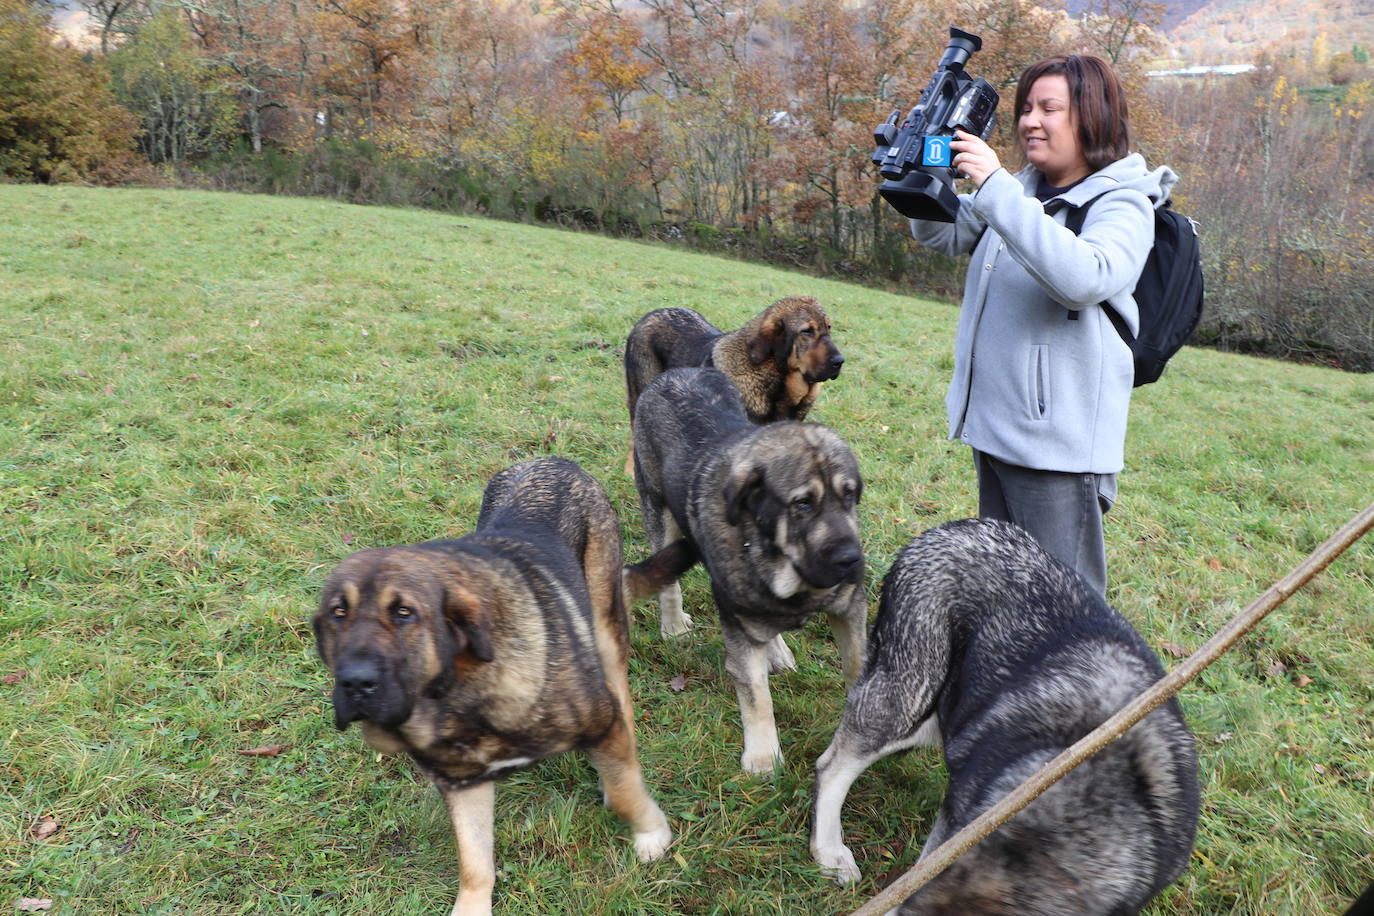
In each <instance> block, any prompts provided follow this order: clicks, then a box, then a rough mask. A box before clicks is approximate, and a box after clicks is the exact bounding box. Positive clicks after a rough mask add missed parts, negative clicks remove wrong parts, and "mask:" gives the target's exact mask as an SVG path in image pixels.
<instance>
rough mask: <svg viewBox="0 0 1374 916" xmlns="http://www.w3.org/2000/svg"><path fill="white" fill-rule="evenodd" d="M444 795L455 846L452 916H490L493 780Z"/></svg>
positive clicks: (493, 865)
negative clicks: (455, 878)
mask: <svg viewBox="0 0 1374 916" xmlns="http://www.w3.org/2000/svg"><path fill="white" fill-rule="evenodd" d="M443 794H444V803H445V804H446V805H447V806H448V816H449V820H450V821H451V822H452V823H453V841H454V845H455V846H457V847H458V899H457V901H455V902H454V904H453V912H452V914H451V916H491V892H492V889H493V888H494V887H495V886H496V860H495V859H494V857H493V850H492V846H493V841H492V836H493V834H492V818H493V815H494V812H495V808H496V783H494V782H491V781H487V782H479V783H478V784H477V785H475V786H470V787H468V788H466V789H453V790H449V791H445V792H444V793H443Z"/></svg>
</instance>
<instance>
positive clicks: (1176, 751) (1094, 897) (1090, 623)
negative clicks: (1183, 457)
mask: <svg viewBox="0 0 1374 916" xmlns="http://www.w3.org/2000/svg"><path fill="white" fill-rule="evenodd" d="M1163 676H1164V669H1163V668H1162V667H1161V666H1160V664H1159V659H1158V658H1157V657H1156V656H1155V654H1154V652H1152V651H1151V650H1150V648H1149V646H1147V645H1146V644H1145V641H1144V640H1143V639H1141V638H1140V634H1139V633H1137V632H1136V631H1135V628H1133V627H1132V626H1131V625H1130V624H1129V623H1128V622H1127V621H1126V619H1125V618H1123V617H1122V616H1121V615H1120V614H1118V613H1117V612H1116V611H1114V610H1113V609H1112V608H1111V607H1110V606H1108V604H1107V603H1106V601H1105V600H1103V598H1102V595H1101V593H1100V592H1099V591H1097V589H1094V588H1091V587H1090V586H1089V585H1088V584H1087V582H1086V581H1085V580H1084V579H1083V577H1082V576H1080V575H1079V574H1078V573H1076V572H1074V571H1073V570H1072V569H1070V568H1069V567H1067V566H1065V565H1063V564H1062V563H1060V562H1059V561H1057V560H1054V559H1052V558H1051V557H1050V555H1049V554H1047V553H1046V552H1045V551H1044V550H1043V549H1042V548H1041V547H1040V545H1039V544H1038V543H1036V541H1035V540H1034V539H1033V538H1032V537H1031V536H1030V535H1028V534H1027V533H1026V532H1025V531H1023V530H1022V529H1020V528H1018V527H1016V526H1015V525H1011V524H1008V523H1006V522H998V521H992V520H977V519H970V520H966V521H961V522H951V523H949V524H947V525H943V526H941V527H939V528H935V529H933V530H931V531H928V532H926V533H925V534H923V535H921V536H920V537H919V538H917V539H916V540H914V541H912V542H911V544H910V545H908V546H907V547H906V548H905V549H904V550H903V551H902V552H901V553H900V554H899V555H898V556H897V559H896V561H895V562H894V563H893V565H892V569H891V571H889V572H888V574H887V577H886V579H885V580H884V582H883V593H882V600H881V603H880V606H879V608H878V616H877V619H876V620H875V621H874V623H873V633H872V641H871V652H870V655H869V658H868V661H867V663H866V664H865V666H864V671H863V676H862V677H860V678H859V682H858V683H857V684H855V685H854V687H853V688H852V689H851V690H850V692H849V696H848V698H847V701H846V703H845V710H844V715H843V717H842V718H841V720H840V726H839V728H838V729H837V730H836V732H835V738H834V740H833V741H832V742H831V743H830V747H829V748H828V749H827V750H826V751H825V753H824V754H822V755H821V758H820V760H819V762H818V763H817V764H816V806H815V814H814V817H813V819H812V828H811V852H812V854H813V855H814V856H815V857H816V861H817V862H818V863H819V864H820V866H821V867H822V869H824V870H826V871H828V872H829V873H831V874H833V875H834V876H835V877H836V878H838V879H839V880H840V881H841V883H843V882H846V881H853V880H855V879H857V878H858V877H859V869H858V867H857V865H856V864H855V861H854V856H853V855H852V854H851V852H850V851H849V849H848V848H847V847H846V846H845V845H844V839H843V837H842V836H841V832H840V808H841V806H842V805H843V804H844V799H845V796H846V795H847V794H848V792H849V787H850V786H851V785H852V784H853V782H854V779H855V778H856V777H857V776H859V774H861V773H862V772H863V771H864V770H865V769H867V768H868V767H869V766H871V765H872V764H873V763H874V762H876V761H877V760H879V759H881V758H882V757H885V756H887V755H888V754H893V753H897V752H899V751H903V750H906V749H908V748H911V747H915V746H917V745H920V744H932V745H935V746H940V745H943V747H944V755H945V763H946V766H947V769H948V771H949V788H948V790H947V791H946V793H945V799H944V803H943V804H942V805H941V807H940V814H939V816H938V817H937V818H936V819H935V825H934V826H933V827H932V828H931V831H930V837H929V838H928V839H927V841H926V845H925V850H924V851H923V853H922V854H923V855H924V854H926V853H929V852H930V851H931V850H933V849H935V848H936V847H937V846H939V845H940V844H941V843H943V842H944V841H945V840H947V839H948V838H949V837H951V836H953V835H954V834H955V833H957V832H958V831H959V830H960V829H961V828H963V827H964V826H966V825H967V824H968V823H969V822H970V821H972V820H973V819H974V818H976V817H978V815H980V814H982V813H983V812H984V811H985V810H987V809H988V808H989V807H991V806H992V805H993V804H995V803H996V802H997V801H999V800H1000V799H1001V798H1002V797H1004V796H1005V795H1006V794H1007V793H1009V792H1010V791H1011V790H1012V789H1014V788H1016V787H1017V786H1018V785H1020V784H1021V783H1022V782H1023V781H1025V780H1026V779H1027V778H1028V777H1030V776H1031V775H1033V774H1034V773H1035V772H1037V771H1038V770H1039V769H1040V768H1041V767H1042V766H1044V765H1045V764H1046V763H1048V762H1049V761H1050V760H1052V759H1053V758H1054V757H1055V756H1057V755H1058V754H1059V753H1060V752H1061V751H1063V750H1064V749H1065V748H1067V747H1069V746H1071V745H1072V744H1074V743H1075V742H1077V741H1078V740H1079V739H1080V738H1082V737H1083V736H1084V735H1086V734H1087V733H1088V732H1090V731H1092V730H1093V729H1094V728H1096V727H1097V726H1098V725H1100V724H1101V723H1102V722H1104V721H1106V720H1107V719H1108V718H1110V717H1111V716H1112V715H1113V714H1115V713H1116V712H1117V710H1119V709H1120V708H1121V707H1122V706H1124V705H1126V703H1128V702H1129V701H1130V700H1132V699H1134V698H1135V697H1136V696H1137V695H1138V694H1140V693H1141V692H1142V691H1143V690H1145V689H1146V688H1147V687H1149V686H1150V685H1151V684H1153V683H1154V682H1155V681H1157V680H1159V678H1161V677H1163ZM1198 797H1199V789H1198V773H1197V754H1196V751H1195V750H1194V747H1193V736H1192V734H1191V733H1190V732H1189V731H1188V727H1187V725H1186V724H1185V723H1184V721H1183V715H1182V713H1181V712H1180V710H1179V707H1178V703H1177V702H1176V701H1174V700H1169V701H1168V702H1167V703H1166V704H1165V705H1163V706H1161V707H1159V708H1158V709H1156V710H1154V711H1153V712H1151V713H1150V714H1149V715H1148V716H1146V717H1145V718H1144V719H1142V720H1141V721H1140V722H1139V723H1137V724H1136V725H1135V727H1133V728H1132V729H1131V730H1130V731H1128V732H1126V734H1125V735H1124V736H1122V737H1121V738H1120V739H1118V740H1117V741H1116V742H1115V743H1113V744H1110V745H1108V746H1107V748H1106V749H1104V750H1103V751H1102V752H1100V753H1099V754H1097V756H1095V757H1091V758H1089V759H1088V760H1087V761H1085V762H1084V763H1083V764H1081V765H1080V766H1079V767H1078V768H1077V769H1075V770H1073V771H1072V772H1070V773H1069V774H1068V775H1067V776H1065V777H1064V779H1062V780H1061V781H1059V782H1058V783H1056V784H1055V785H1053V786H1051V787H1050V789H1049V790H1048V791H1046V792H1045V794H1043V795H1041V796H1040V797H1039V798H1037V799H1036V800H1035V801H1033V802H1032V803H1031V804H1030V806H1029V807H1027V808H1025V809H1024V810H1022V811H1021V812H1020V813H1019V814H1017V815H1016V816H1015V817H1013V818H1012V819H1011V820H1009V821H1007V822H1006V823H1005V824H1003V825H1002V826H1001V827H1000V828H998V830H997V831H996V832H994V833H993V834H992V835H991V836H989V837H988V838H987V839H985V840H983V841H982V842H981V843H979V844H978V845H976V846H974V847H973V848H972V849H970V850H969V851H968V852H966V853H964V854H963V856H962V857H960V858H959V859H958V860H957V861H956V862H955V863H954V864H953V865H952V866H950V867H949V868H948V869H947V870H945V871H944V872H942V873H940V875H938V876H937V877H936V878H934V879H933V880H932V881H931V882H930V883H928V884H926V885H925V886H924V887H922V888H921V889H920V890H919V891H917V892H916V893H915V894H913V895H912V896H911V897H909V898H907V900H906V902H905V903H904V904H903V905H902V906H901V907H900V908H898V910H896V911H895V912H899V913H901V914H903V916H916V914H927V916H929V914H953V913H958V914H968V916H993V914H1017V916H1061V914H1070V913H1072V914H1100V916H1107V914H1129V913H1136V912H1139V911H1140V909H1141V907H1143V906H1144V905H1145V904H1146V902H1147V901H1149V900H1150V898H1151V897H1153V896H1154V895H1155V894H1157V893H1159V892H1160V891H1161V890H1163V889H1164V888H1165V887H1167V886H1168V885H1169V884H1171V883H1173V882H1174V881H1175V880H1177V879H1178V877H1179V875H1181V874H1182V873H1183V869H1184V868H1185V867H1186V866H1187V865H1188V857H1189V855H1190V853H1191V851H1192V848H1193V835H1194V833H1195V832H1196V830H1197V819H1198Z"/></svg>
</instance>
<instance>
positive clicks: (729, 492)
mask: <svg viewBox="0 0 1374 916" xmlns="http://www.w3.org/2000/svg"><path fill="white" fill-rule="evenodd" d="M862 493H863V481H862V480H861V479H860V477H859V464H858V462H857V461H856V460H855V459H854V453H853V452H851V451H850V450H849V446H847V445H845V443H844V440H842V439H841V438H840V437H839V436H837V435H836V434H835V433H834V432H833V431H831V430H830V429H828V428H827V427H824V426H821V425H819V424H816V423H774V424H770V425H768V426H763V427H760V428H759V430H758V432H757V433H755V434H754V435H753V436H752V437H751V438H750V440H749V442H748V444H747V445H746V446H745V447H744V448H742V449H741V450H740V451H738V452H737V453H736V455H735V461H734V463H733V465H732V466H731V468H730V475H729V477H728V479H727V481H726V484H725V488H724V493H723V494H722V495H723V497H724V501H725V521H726V522H727V523H729V524H731V525H734V526H736V527H738V528H741V529H742V534H743V535H744V536H745V539H746V541H747V542H749V543H750V545H751V548H757V549H758V551H759V553H760V554H761V555H762V557H763V559H764V562H765V563H766V564H768V567H767V569H766V570H765V572H764V574H765V575H766V576H768V579H769V585H770V588H771V589H772V591H773V593H774V594H775V595H776V596H777V597H779V598H790V597H791V596H793V595H795V594H796V593H797V592H799V591H801V590H802V589H803V588H810V589H816V590H823V589H828V588H833V587H835V586H837V585H840V584H842V583H861V582H862V581H863V569H864V556H863V548H862V546H861V545H860V543H859V517H858V505H859V497H860V496H861V495H862Z"/></svg>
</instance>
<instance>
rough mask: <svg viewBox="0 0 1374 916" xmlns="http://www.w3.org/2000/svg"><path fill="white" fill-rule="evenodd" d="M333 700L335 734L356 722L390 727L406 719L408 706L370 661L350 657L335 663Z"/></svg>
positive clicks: (371, 659)
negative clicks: (360, 720) (336, 664)
mask: <svg viewBox="0 0 1374 916" xmlns="http://www.w3.org/2000/svg"><path fill="white" fill-rule="evenodd" d="M333 701H334V727H335V728H337V729H339V731H343V730H344V729H346V728H348V726H349V724H350V723H352V722H355V721H357V720H359V719H362V720H364V721H367V722H375V723H376V724H378V725H381V726H383V727H386V728H392V727H395V726H397V725H400V724H401V723H402V722H404V721H405V720H406V719H408V718H409V717H410V709H409V704H407V703H406V702H405V701H404V697H403V696H401V695H400V691H398V690H396V689H395V688H394V687H392V686H391V678H390V677H389V676H388V674H387V672H386V671H384V670H383V668H382V665H381V664H380V662H379V661H378V660H377V659H374V658H369V657H362V658H352V659H349V660H347V661H345V662H342V663H340V664H339V666H338V668H337V670H336V671H335V674H334V695H333Z"/></svg>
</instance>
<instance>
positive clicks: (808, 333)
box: [625, 296, 844, 473]
mask: <svg viewBox="0 0 1374 916" xmlns="http://www.w3.org/2000/svg"><path fill="white" fill-rule="evenodd" d="M843 365H844V356H843V355H842V354H841V353H840V351H839V348H838V347H836V346H835V342H834V341H833V340H831V339H830V318H829V317H828V316H827V315H826V314H825V309H823V308H821V305H820V303H819V302H817V301H816V300H815V299H814V298H812V297H811V296H790V297H788V298H786V299H779V300H778V301H777V302H774V303H773V304H772V305H770V306H768V308H766V309H764V310H763V311H762V312H759V313H758V314H757V315H755V316H754V317H753V318H752V319H751V320H750V321H749V323H747V324H746V325H744V327H742V328H739V329H738V330H734V331H729V332H722V331H721V330H719V329H718V328H716V327H715V326H714V325H712V324H711V323H710V322H709V321H707V320H706V319H705V318H703V317H702V316H701V315H699V314H698V313H696V312H694V311H692V310H691V309H686V308H666V309H657V310H656V311H652V312H650V313H649V314H647V315H645V316H644V317H643V318H641V319H639V321H638V322H636V323H635V326H634V329H633V330H631V331H630V337H629V339H628V340H627V341H626V342H625V400H626V403H627V405H628V406H629V408H630V425H631V427H633V426H634V415H635V403H636V402H637V401H638V400H639V396H640V394H641V393H642V392H643V391H644V389H645V388H646V387H647V386H648V384H649V383H650V382H652V381H653V380H654V379H655V378H656V377H658V376H659V375H660V374H662V373H663V372H664V371H665V370H668V369H676V368H692V367H701V366H709V367H713V368H716V369H719V370H720V371H721V372H724V373H725V375H726V376H727V377H728V378H729V379H730V381H732V382H734V383H735V387H736V388H738V389H739V392H740V397H741V398H743V400H744V409H745V412H746V413H747V414H748V415H749V419H750V420H752V421H753V422H755V423H771V422H773V421H775V420H804V419H806V414H807V411H809V410H810V409H811V405H812V403H814V402H815V400H816V396H817V395H818V394H820V390H821V383H822V382H828V381H830V380H832V379H835V378H838V377H839V374H840V367H841V366H843ZM633 467H634V458H633V456H631V457H630V458H628V459H627V460H626V462H625V470H626V473H630V472H631V471H632V470H633Z"/></svg>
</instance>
